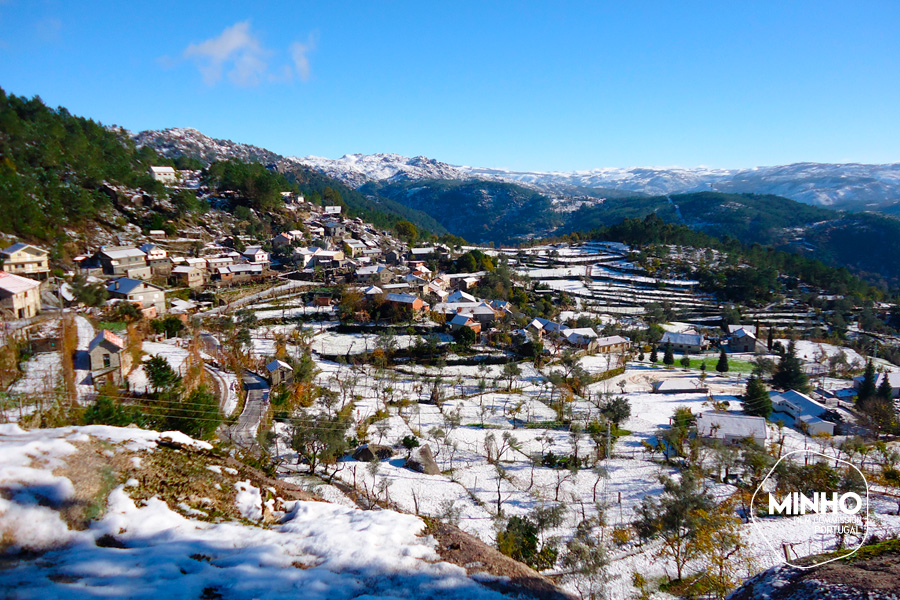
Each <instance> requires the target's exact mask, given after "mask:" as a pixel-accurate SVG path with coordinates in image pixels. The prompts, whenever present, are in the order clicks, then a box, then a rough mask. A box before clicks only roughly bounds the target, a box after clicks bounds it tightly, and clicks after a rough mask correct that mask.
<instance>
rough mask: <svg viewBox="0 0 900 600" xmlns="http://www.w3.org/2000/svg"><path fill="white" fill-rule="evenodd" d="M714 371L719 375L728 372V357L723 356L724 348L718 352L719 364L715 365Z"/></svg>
mask: <svg viewBox="0 0 900 600" xmlns="http://www.w3.org/2000/svg"><path fill="white" fill-rule="evenodd" d="M716 371H718V372H719V373H727V372H728V355H727V354H725V349H724V348H723V349H722V350H721V351H720V352H719V362H717V363H716Z"/></svg>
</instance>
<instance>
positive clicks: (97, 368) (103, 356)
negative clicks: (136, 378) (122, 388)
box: [88, 329, 131, 386]
mask: <svg viewBox="0 0 900 600" xmlns="http://www.w3.org/2000/svg"><path fill="white" fill-rule="evenodd" d="M88 355H89V356H90V359H91V379H92V380H93V382H94V385H95V386H99V385H102V384H103V383H105V382H106V381H111V382H113V383H114V384H116V385H122V384H123V383H124V382H125V377H126V376H127V375H128V373H129V372H130V371H131V355H130V354H128V352H126V351H125V341H124V340H123V339H122V338H120V337H119V336H117V335H116V334H114V333H113V332H111V331H109V330H108V329H104V330H103V331H101V332H100V333H98V334H97V335H96V337H94V339H93V340H91V343H90V345H89V346H88Z"/></svg>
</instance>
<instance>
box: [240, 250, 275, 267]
mask: <svg viewBox="0 0 900 600" xmlns="http://www.w3.org/2000/svg"><path fill="white" fill-rule="evenodd" d="M241 256H243V257H244V259H245V260H246V261H247V262H250V263H253V264H256V265H261V264H265V263H268V262H269V253H268V252H266V251H265V250H263V249H262V248H260V247H259V246H248V247H247V249H246V250H244V251H243V252H241Z"/></svg>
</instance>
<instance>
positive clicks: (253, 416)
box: [224, 371, 269, 448]
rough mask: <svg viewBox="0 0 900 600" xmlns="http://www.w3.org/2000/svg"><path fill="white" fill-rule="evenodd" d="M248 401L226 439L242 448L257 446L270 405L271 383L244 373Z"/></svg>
mask: <svg viewBox="0 0 900 600" xmlns="http://www.w3.org/2000/svg"><path fill="white" fill-rule="evenodd" d="M244 389H245V390H247V401H246V402H245V403H244V410H243V411H242V412H241V416H240V417H238V421H237V423H235V424H234V425H232V426H231V427H229V428H228V430H227V431H226V433H225V434H224V437H225V438H227V439H230V440H231V441H232V442H234V443H235V444H236V445H238V446H240V447H242V448H252V447H253V446H254V445H256V443H257V442H256V433H257V431H258V430H259V424H260V422H261V421H262V417H263V415H264V414H265V412H266V410H267V408H268V404H269V383H268V382H267V381H266V380H265V379H263V378H262V377H260V376H259V375H257V374H256V373H251V372H249V371H247V372H245V373H244Z"/></svg>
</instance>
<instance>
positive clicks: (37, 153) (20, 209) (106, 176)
mask: <svg viewBox="0 0 900 600" xmlns="http://www.w3.org/2000/svg"><path fill="white" fill-rule="evenodd" d="M151 164H157V165H163V164H169V165H173V164H174V162H173V161H170V160H163V159H160V158H159V157H158V156H157V155H156V152H155V151H154V150H153V149H151V148H147V147H145V148H140V149H138V148H136V147H135V145H134V143H133V142H132V141H131V140H130V139H129V138H128V136H127V135H125V133H124V132H115V131H111V130H109V129H107V128H106V127H104V126H103V125H101V124H99V123H97V122H95V121H92V120H89V119H84V118H81V117H76V116H73V115H72V114H70V113H69V111H68V110H66V109H65V108H58V109H51V108H49V107H48V106H46V105H45V104H44V103H43V102H42V101H41V99H40V98H39V97H34V98H31V99H26V98H22V97H17V96H14V95H7V94H6V93H5V92H4V91H3V90H2V89H0V230H3V231H6V232H10V233H15V234H17V235H21V236H24V237H27V238H30V239H35V240H43V241H51V240H53V239H55V238H57V237H58V236H60V234H61V228H62V227H63V226H68V227H78V226H79V225H81V224H83V223H84V222H85V221H87V220H89V219H93V218H96V217H97V216H98V214H99V213H100V211H102V210H103V209H104V208H106V207H108V206H109V204H110V200H109V198H108V197H107V196H106V195H104V194H103V193H101V192H100V191H99V190H100V187H101V186H102V185H103V184H104V183H114V184H121V185H126V186H128V187H131V188H136V189H137V188H139V189H142V190H144V191H146V192H149V193H158V192H160V191H161V189H160V188H161V186H160V184H158V183H157V182H155V181H153V179H151V178H150V176H149V175H148V174H147V168H148V167H149V166H150V165H151Z"/></svg>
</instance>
